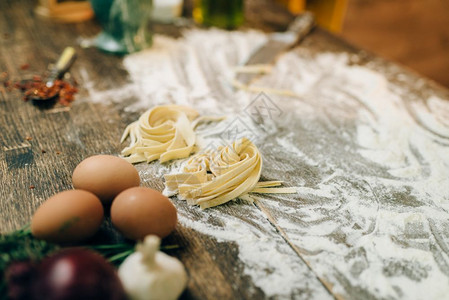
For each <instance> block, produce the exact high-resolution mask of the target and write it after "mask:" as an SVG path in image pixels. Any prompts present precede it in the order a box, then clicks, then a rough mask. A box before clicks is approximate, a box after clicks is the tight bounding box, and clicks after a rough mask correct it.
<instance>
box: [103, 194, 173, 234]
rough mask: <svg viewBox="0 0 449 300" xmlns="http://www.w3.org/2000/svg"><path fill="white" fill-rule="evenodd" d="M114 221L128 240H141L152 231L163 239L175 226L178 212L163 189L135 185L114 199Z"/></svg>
mask: <svg viewBox="0 0 449 300" xmlns="http://www.w3.org/2000/svg"><path fill="white" fill-rule="evenodd" d="M111 220H112V224H113V225H114V226H115V228H117V229H118V230H119V231H120V232H121V233H122V234H123V235H124V236H125V237H126V238H128V239H132V240H141V239H143V238H144V237H145V236H147V235H149V234H154V235H157V236H159V237H160V238H164V237H166V236H167V235H169V234H170V233H171V232H172V231H173V230H174V229H175V227H176V223H177V211H176V208H175V206H174V205H173V204H172V203H171V201H170V200H169V199H168V198H167V197H165V196H164V195H162V193H161V192H159V191H156V190H153V189H150V188H146V187H134V188H130V189H127V190H125V191H123V192H121V193H120V194H119V195H118V196H117V197H116V198H115V199H114V201H113V202H112V206H111Z"/></svg>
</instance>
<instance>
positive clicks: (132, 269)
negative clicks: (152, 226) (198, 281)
mask: <svg viewBox="0 0 449 300" xmlns="http://www.w3.org/2000/svg"><path fill="white" fill-rule="evenodd" d="M159 246H160V239H159V238H158V237H157V236H154V235H149V236H146V237H145V239H144V241H143V243H139V244H138V245H137V247H136V252H135V253H133V254H131V255H130V256H129V257H128V258H127V259H126V260H125V261H124V262H123V263H122V264H121V265H120V267H119V270H118V275H119V277H120V279H121V281H122V283H123V287H124V288H125V291H126V293H127V295H128V297H129V299H131V300H153V299H157V300H175V299H177V298H178V297H179V296H180V295H181V293H182V291H183V290H184V288H185V287H186V284H187V273H186V271H185V269H184V266H183V264H182V263H181V262H180V261H179V260H178V259H176V258H174V257H171V256H168V255H167V254H165V253H163V252H160V251H159Z"/></svg>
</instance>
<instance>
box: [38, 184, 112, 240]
mask: <svg viewBox="0 0 449 300" xmlns="http://www.w3.org/2000/svg"><path fill="white" fill-rule="evenodd" d="M103 215H104V211H103V205H102V204H101V201H100V199H98V197H97V196H95V195H94V194H92V193H90V192H87V191H82V190H69V191H64V192H61V193H58V194H56V195H54V196H52V197H50V198H48V199H47V200H46V201H45V202H44V203H43V204H42V205H41V206H40V207H39V208H38V209H37V210H36V212H35V213H34V215H33V218H32V220H31V233H32V234H33V235H34V236H35V237H36V238H38V239H42V240H46V241H48V242H56V243H67V242H79V241H82V240H84V239H87V238H89V237H91V236H93V235H94V234H95V233H96V232H97V231H98V229H99V228H100V226H101V223H102V221H103Z"/></svg>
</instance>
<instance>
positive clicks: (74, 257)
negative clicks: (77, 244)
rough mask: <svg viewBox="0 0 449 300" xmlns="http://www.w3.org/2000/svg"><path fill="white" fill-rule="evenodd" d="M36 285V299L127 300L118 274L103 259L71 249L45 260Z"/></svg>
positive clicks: (38, 272)
mask: <svg viewBox="0 0 449 300" xmlns="http://www.w3.org/2000/svg"><path fill="white" fill-rule="evenodd" d="M37 274H38V276H37V278H36V280H35V281H34V283H33V298H34V299H36V300H37V299H39V300H40V299H42V300H44V299H45V300H75V299H83V300H88V299H92V300H94V299H95V300H102V299H105V300H106V299H107V300H124V299H126V296H125V292H124V290H123V287H122V284H121V282H120V279H119V278H118V276H117V273H116V270H115V269H114V267H113V266H112V265H110V264H109V263H108V262H107V261H106V260H105V259H104V258H103V257H102V256H101V255H99V254H97V253H95V252H93V251H90V250H87V249H83V248H68V249H64V250H62V251H59V252H57V253H56V254H53V255H51V256H50V257H48V258H46V259H44V260H43V261H42V262H41V263H40V264H39V266H38V270H37Z"/></svg>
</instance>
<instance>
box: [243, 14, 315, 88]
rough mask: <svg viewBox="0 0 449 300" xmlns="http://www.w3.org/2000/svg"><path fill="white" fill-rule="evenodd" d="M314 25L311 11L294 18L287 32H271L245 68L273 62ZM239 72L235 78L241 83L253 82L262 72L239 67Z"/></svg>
mask: <svg viewBox="0 0 449 300" xmlns="http://www.w3.org/2000/svg"><path fill="white" fill-rule="evenodd" d="M314 27H315V17H314V15H313V14H312V13H311V12H304V13H302V14H300V15H299V16H297V17H296V18H295V19H294V20H293V22H292V23H291V24H290V25H289V27H288V29H287V30H286V31H285V32H276V33H272V34H270V36H269V38H268V41H267V42H266V43H265V44H263V45H262V46H260V47H259V48H258V49H256V50H255V51H254V52H253V53H252V55H251V56H250V57H249V59H248V60H247V61H246V63H245V65H244V67H243V69H244V68H245V67H250V66H255V65H260V64H267V63H271V62H273V61H274V60H275V58H276V57H277V56H278V55H279V54H281V53H282V52H286V51H288V50H290V49H291V48H293V47H294V46H296V45H297V44H299V43H300V42H301V41H302V40H303V39H304V37H305V36H306V35H307V34H309V32H311V31H312V29H313V28H314ZM237 72H238V73H237V75H236V77H235V79H236V80H237V81H238V82H239V84H243V85H247V84H249V83H251V81H253V80H254V79H255V78H256V77H258V76H260V75H261V74H260V72H250V73H248V72H239V70H238V68H237Z"/></svg>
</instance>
